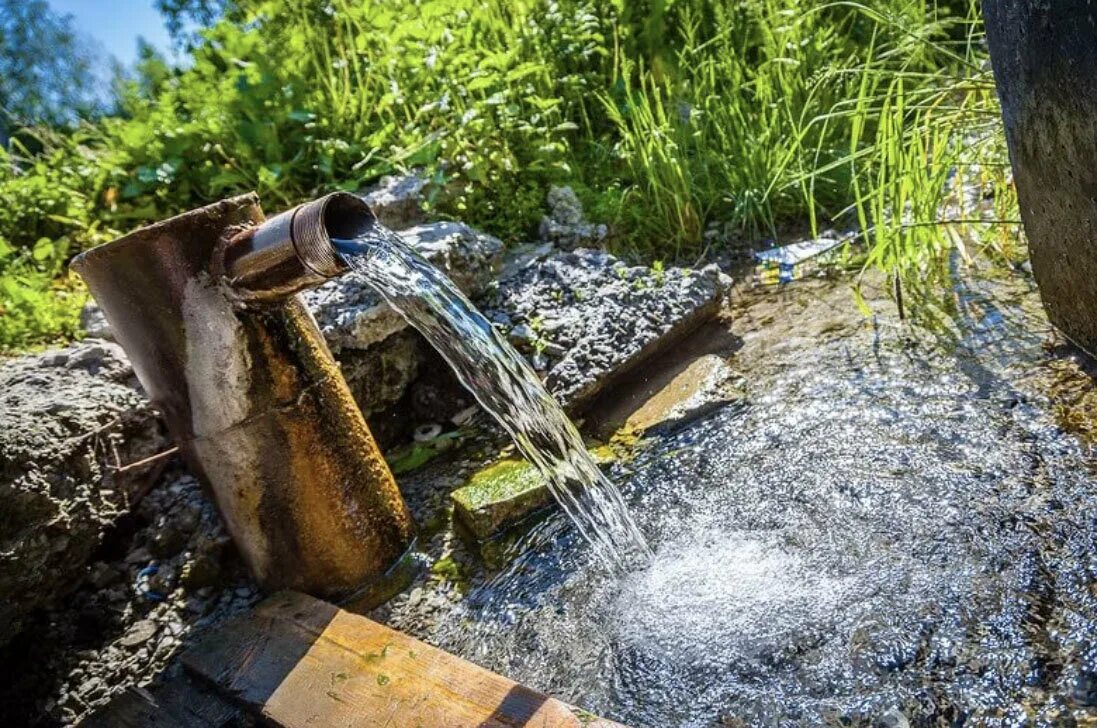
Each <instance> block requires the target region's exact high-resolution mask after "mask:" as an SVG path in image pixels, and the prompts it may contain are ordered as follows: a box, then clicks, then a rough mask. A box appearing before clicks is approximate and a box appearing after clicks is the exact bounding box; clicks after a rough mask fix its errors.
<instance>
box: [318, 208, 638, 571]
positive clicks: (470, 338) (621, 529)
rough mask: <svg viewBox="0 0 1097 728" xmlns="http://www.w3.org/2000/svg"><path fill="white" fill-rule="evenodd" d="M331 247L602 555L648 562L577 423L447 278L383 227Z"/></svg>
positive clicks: (618, 561) (621, 503)
mask: <svg viewBox="0 0 1097 728" xmlns="http://www.w3.org/2000/svg"><path fill="white" fill-rule="evenodd" d="M334 243H335V246H336V249H337V250H338V251H339V252H340V254H341V255H342V256H343V257H344V259H345V260H346V262H347V264H348V265H350V267H351V268H352V269H353V270H355V271H356V272H357V273H358V274H359V275H361V276H362V277H363V279H364V280H365V281H366V282H367V283H369V284H370V285H371V286H372V287H373V288H374V289H375V290H376V291H377V292H378V293H379V294H380V295H381V296H382V298H384V299H385V300H386V301H387V302H388V303H389V304H390V305H391V306H392V307H393V308H394V309H396V310H397V311H399V312H400V314H401V315H403V316H404V318H406V319H407V320H408V322H409V323H410V324H411V325H412V326H414V327H415V328H417V329H418V330H419V332H420V333H422V334H423V336H424V337H425V338H426V339H427V341H429V342H430V344H431V345H432V346H433V347H434V348H435V349H437V350H438V352H439V353H440V354H441V355H442V356H443V357H444V358H445V360H446V361H447V362H449V364H450V366H452V367H453V369H454V371H455V372H456V374H457V377H458V378H459V379H460V380H461V382H462V383H463V384H464V385H465V387H467V388H468V389H469V391H470V392H472V394H473V395H474V396H475V397H476V399H477V400H478V401H479V402H480V404H481V405H482V406H483V407H484V408H485V409H486V410H487V411H488V412H490V413H491V414H492V415H494V417H495V418H496V419H497V420H498V421H499V424H501V425H502V426H503V427H504V428H505V429H506V430H507V432H508V433H509V434H510V436H511V437H512V438H513V439H514V442H515V444H516V445H517V446H518V449H519V450H520V451H521V452H522V454H523V455H524V456H525V457H526V459H527V460H529V461H530V462H531V463H533V464H534V465H535V466H536V467H537V469H538V470H539V471H540V472H541V474H542V475H543V476H544V478H545V480H546V481H547V482H548V484H549V489H550V490H551V491H552V494H553V496H554V497H555V498H556V500H557V501H558V502H559V503H560V506H561V508H562V509H563V510H564V512H565V513H566V514H567V515H568V517H569V518H570V519H571V521H572V522H573V523H574V524H575V527H576V528H577V529H578V531H579V533H580V534H582V536H583V538H585V539H586V540H587V541H588V542H590V543H591V544H592V545H593V546H594V548H595V549H596V551H597V552H598V553H599V554H600V555H601V556H603V557H604V558H605V559H606V560H608V561H610V562H611V563H616V564H617V565H619V566H623V565H625V564H628V563H630V562H631V561H632V560H633V559H635V558H639V559H646V558H649V557H650V555H651V552H650V551H649V549H648V546H647V544H646V542H645V541H644V537H643V535H642V534H641V533H640V530H639V529H638V528H637V526H636V524H635V522H634V521H633V520H632V517H631V516H630V515H629V512H628V509H627V508H626V506H625V502H624V500H623V499H622V497H621V493H620V491H619V490H618V489H617V487H616V486H615V485H614V484H613V483H612V482H610V481H609V479H607V478H606V476H605V475H603V474H602V471H601V470H599V469H598V466H597V465H596V464H595V463H594V461H593V460H592V459H591V457H590V455H589V454H588V453H587V450H586V447H584V445H583V439H582V437H581V436H580V435H579V433H578V431H577V430H576V429H575V426H574V425H573V424H572V423H571V420H569V419H568V417H567V415H565V414H564V412H563V410H561V409H560V406H559V405H558V404H557V403H556V401H555V400H554V399H553V398H552V396H551V395H550V394H549V393H548V392H547V391H546V390H545V388H544V386H543V385H542V384H541V380H540V379H538V377H537V375H536V374H535V373H534V372H533V370H532V369H531V368H530V367H529V366H528V365H527V364H526V362H525V360H524V359H523V358H522V357H521V355H519V354H518V353H517V352H516V351H515V350H514V349H513V347H511V345H510V344H509V343H507V341H506V339H505V338H503V336H502V335H501V334H500V333H499V332H498V331H497V330H496V329H495V327H493V326H492V325H491V323H490V322H488V321H487V319H485V318H484V317H483V315H482V314H481V313H480V312H479V311H477V310H476V308H475V307H474V306H473V305H472V303H470V302H469V300H468V299H467V298H466V297H465V296H464V294H462V293H461V291H459V290H458V289H457V287H456V286H455V285H454V284H453V282H452V281H450V280H449V278H447V277H446V276H445V275H444V274H443V273H442V272H441V271H439V270H438V269H437V268H435V267H434V266H433V265H431V264H430V263H429V262H427V261H426V260H424V259H423V258H422V257H421V256H419V255H418V254H417V253H416V252H415V251H414V250H412V249H411V248H409V247H408V246H407V245H405V244H404V242H403V241H402V240H401V239H400V238H399V236H397V235H396V234H395V233H393V232H391V231H390V230H387V229H386V228H383V227H381V226H375V227H374V228H373V229H372V230H371V231H370V232H369V233H367V234H366V235H365V236H363V237H360V238H357V239H355V240H336V241H334Z"/></svg>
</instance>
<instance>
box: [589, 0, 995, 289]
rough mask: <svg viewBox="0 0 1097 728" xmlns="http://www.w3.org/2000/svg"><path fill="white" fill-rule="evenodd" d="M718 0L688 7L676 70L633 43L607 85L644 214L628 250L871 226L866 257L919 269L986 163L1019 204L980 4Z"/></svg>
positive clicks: (621, 154) (680, 25)
mask: <svg viewBox="0 0 1097 728" xmlns="http://www.w3.org/2000/svg"><path fill="white" fill-rule="evenodd" d="M705 8H706V10H708V11H710V12H709V15H707V16H705V18H706V19H703V14H702V13H701V12H699V11H697V10H695V9H694V6H693V5H690V4H686V6H685V7H683V8H682V10H681V12H680V14H679V16H678V19H677V23H676V24H675V25H674V28H675V30H674V31H673V32H674V33H675V38H674V42H672V43H670V44H669V45H670V47H672V48H674V49H675V50H674V51H673V54H672V57H671V62H670V63H669V64H668V65H669V66H670V67H671V68H673V69H674V70H673V72H671V73H665V74H657V73H654V72H652V71H651V70H650V69H649V68H646V67H644V66H643V65H640V64H638V63H636V62H635V61H634V60H633V59H632V58H631V57H629V56H627V55H622V54H618V56H617V57H616V59H615V64H614V74H615V84H614V86H613V87H612V90H610V91H607V92H605V93H603V94H601V96H600V98H601V100H602V102H603V105H604V107H605V110H606V114H607V116H608V118H609V120H610V121H611V122H612V124H613V126H614V129H615V133H616V137H617V139H618V141H617V142H616V145H615V150H616V151H617V156H618V159H619V161H620V163H621V165H622V167H623V169H624V172H623V176H625V177H627V179H628V180H629V181H630V184H629V185H628V187H627V195H631V197H632V198H633V199H632V202H633V203H634V204H633V209H634V210H635V211H637V213H638V214H637V216H636V217H635V218H633V219H629V220H628V228H629V230H630V235H629V236H628V241H627V242H628V246H627V247H628V248H629V249H632V250H635V251H637V252H639V253H641V254H648V255H651V254H660V253H666V252H667V247H668V246H670V248H671V252H672V253H677V254H679V255H685V256H690V255H698V254H701V253H703V252H704V250H705V248H706V244H707V243H708V242H709V241H708V240H706V236H705V229H706V227H707V226H708V225H711V224H712V223H719V224H720V225H721V229H724V230H728V229H731V230H734V231H737V232H738V233H740V234H741V235H745V236H747V237H748V238H749V237H755V238H757V237H758V236H761V235H767V234H774V233H775V232H776V230H777V228H778V226H779V224H780V223H781V222H782V221H790V220H792V221H805V220H806V222H807V223H808V224H809V226H810V227H811V229H812V230H818V228H819V227H820V226H821V225H824V224H835V223H837V224H840V225H846V226H851V225H852V224H853V223H855V222H856V223H859V224H860V228H861V230H862V236H863V239H864V240H865V241H866V242H867V243H868V245H869V248H870V250H871V253H870V254H869V256H868V262H869V263H870V264H872V265H876V266H880V267H884V268H888V269H889V270H893V271H899V269H902V270H903V271H904V272H905V271H906V269H907V268H910V267H912V266H913V267H917V266H918V265H919V260H921V259H923V258H924V257H925V256H927V255H932V254H933V253H935V252H940V251H941V249H942V246H943V245H948V244H949V243H948V242H947V241H948V240H950V239H951V238H952V235H951V233H952V232H955V231H948V232H946V233H945V234H943V233H942V230H941V229H939V226H937V225H936V224H933V223H936V221H937V220H938V217H939V212H940V208H941V206H942V205H944V204H945V203H946V202H947V201H948V199H949V197H950V195H952V194H955V193H956V190H957V189H959V186H960V185H961V183H963V182H970V181H971V175H972V174H974V173H975V171H976V170H978V176H979V177H980V180H981V182H983V183H986V184H990V185H992V186H994V187H996V189H997V192H998V193H999V197H998V199H1000V200H1002V204H1001V207H1002V208H1003V212H1005V213H1006V214H1005V215H1004V217H1007V218H1012V217H1015V216H1016V215H1015V214H1012V213H1009V212H1008V210H1009V209H1010V208H1011V204H1010V201H1009V200H1010V197H1009V195H1010V194H1011V191H1010V190H1009V187H1008V185H1006V184H1005V179H1006V177H1005V174H1004V171H1005V167H1004V166H1002V165H1003V163H1004V162H1006V161H1007V160H1006V159H1005V156H1004V145H1003V144H1002V137H1001V134H1000V133H999V132H998V125H999V122H998V107H997V100H996V98H995V96H994V90H993V83H992V82H991V80H990V78H989V71H987V70H986V62H987V59H986V55H985V53H984V51H983V50H982V44H981V37H980V35H979V33H980V24H979V17H978V15H977V13H976V9H975V5H974V4H973V3H972V4H967V5H966V6H964V5H961V6H960V7H959V8H952V9H950V10H946V9H942V8H939V7H937V6H936V5H935V4H933V3H924V2H895V1H891V2H874V3H856V2H831V3H823V4H819V5H815V6H812V7H805V5H804V4H803V3H801V2H797V1H796V0H757V1H754V2H749V3H736V2H725V3H707V4H705ZM984 159H989V160H990V161H982V160H984ZM981 161H982V163H980V162H981ZM964 232H965V234H968V233H970V232H971V230H965V231H964Z"/></svg>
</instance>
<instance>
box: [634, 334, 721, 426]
mask: <svg viewBox="0 0 1097 728" xmlns="http://www.w3.org/2000/svg"><path fill="white" fill-rule="evenodd" d="M734 377H735V375H734V372H733V371H732V369H731V367H730V366H729V365H728V363H727V360H726V359H724V358H723V357H721V356H717V355H715V354H706V355H704V356H701V357H698V358H696V359H694V360H693V361H691V362H690V363H689V364H688V365H686V366H685V367H684V368H683V369H682V370H681V371H679V372H677V373H676V374H675V375H674V376H673V377H670V380H669V381H668V382H666V383H665V384H663V386H661V387H660V388H659V389H658V390H657V391H656V392H655V393H654V394H653V395H651V397H650V398H648V399H647V400H646V401H645V402H644V403H643V404H641V405H640V406H639V407H638V408H636V409H635V410H634V411H633V412H632V413H631V414H629V415H628V417H627V419H625V421H624V424H623V425H622V427H621V429H622V430H623V431H624V432H627V433H630V434H632V435H642V434H655V433H658V432H660V431H664V430H668V429H671V428H675V427H678V426H681V425H684V424H686V423H688V422H691V421H692V420H694V419H696V418H697V417H700V416H702V415H705V414H707V413H709V412H711V411H712V410H714V409H716V408H717V407H721V406H724V405H727V404H730V403H732V402H734V401H736V400H739V399H741V397H742V392H740V391H739V390H737V389H736V388H735V387H734V385H733V380H734Z"/></svg>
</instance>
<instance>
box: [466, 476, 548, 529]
mask: <svg viewBox="0 0 1097 728" xmlns="http://www.w3.org/2000/svg"><path fill="white" fill-rule="evenodd" d="M451 498H452V500H453V505H454V511H453V512H454V515H456V516H457V518H458V519H459V520H460V521H461V523H462V524H464V526H465V527H466V528H468V529H469V531H471V532H472V535H473V536H474V537H475V539H476V540H477V541H480V542H482V541H486V540H488V539H490V538H491V537H492V536H494V535H496V534H497V533H499V532H501V531H503V530H505V529H506V528H507V527H508V526H510V525H513V524H515V523H517V522H518V521H520V520H522V519H523V518H526V517H527V516H530V515H532V514H534V513H536V512H537V511H540V510H543V509H545V508H547V507H549V506H550V505H551V504H552V494H551V493H549V490H548V487H547V486H546V485H545V481H544V479H543V478H542V477H541V474H540V473H539V472H537V470H536V469H535V468H534V467H533V466H532V465H530V464H529V463H528V462H526V461H525V460H502V461H500V462H497V463H495V464H493V465H489V466H488V467H486V468H484V469H483V470H481V471H480V472H478V473H476V474H475V475H473V476H472V478H470V479H469V481H468V483H467V484H466V485H465V486H464V487H462V488H459V489H458V490H455V491H454V492H453V493H452V494H451Z"/></svg>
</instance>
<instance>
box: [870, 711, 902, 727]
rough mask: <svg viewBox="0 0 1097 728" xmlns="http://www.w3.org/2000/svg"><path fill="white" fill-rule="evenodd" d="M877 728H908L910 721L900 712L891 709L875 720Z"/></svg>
mask: <svg viewBox="0 0 1097 728" xmlns="http://www.w3.org/2000/svg"><path fill="white" fill-rule="evenodd" d="M876 726H877V728H910V721H909V720H907V717H906V716H905V715H904V714H903V712H902V711H901V710H897V709H894V708H893V709H891V710H889V711H887V712H886V713H884V714H883V715H881V716H880V717H879V718H878V719H877V720H876Z"/></svg>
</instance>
